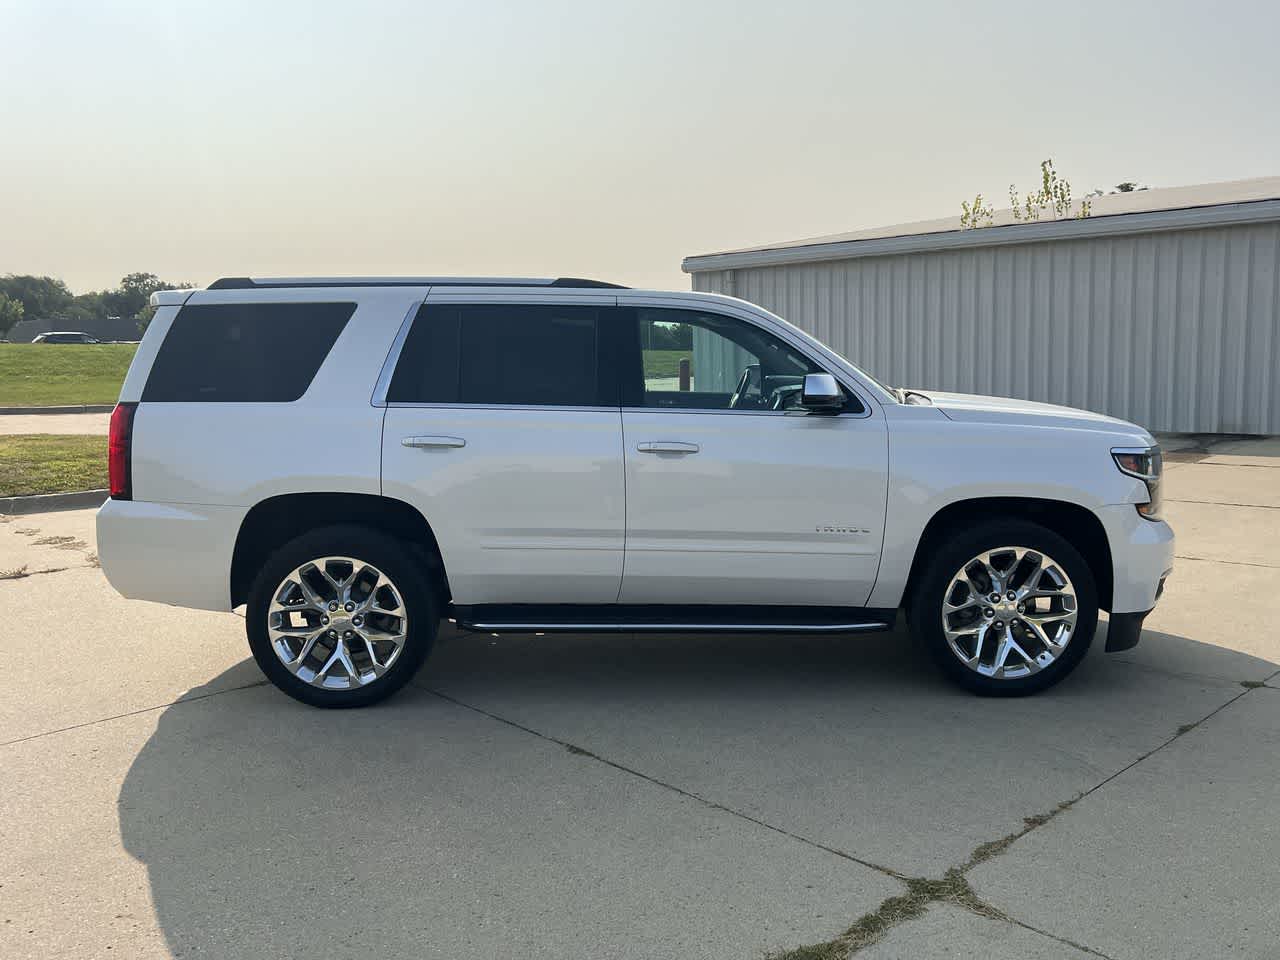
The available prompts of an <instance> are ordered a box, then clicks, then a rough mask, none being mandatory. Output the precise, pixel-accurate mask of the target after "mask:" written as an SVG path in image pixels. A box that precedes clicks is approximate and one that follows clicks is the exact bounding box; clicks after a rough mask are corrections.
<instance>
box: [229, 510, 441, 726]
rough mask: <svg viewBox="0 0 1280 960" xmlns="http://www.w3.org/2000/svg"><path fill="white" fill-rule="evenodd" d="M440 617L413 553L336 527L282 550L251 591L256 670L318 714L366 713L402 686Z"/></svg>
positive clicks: (371, 534) (367, 533) (373, 534)
mask: <svg viewBox="0 0 1280 960" xmlns="http://www.w3.org/2000/svg"><path fill="white" fill-rule="evenodd" d="M438 626H439V616H438V613H437V611H436V604H435V601H434V597H433V596H432V592H431V589H430V586H429V584H428V583H427V581H426V580H425V578H424V577H423V575H422V572H421V569H420V566H419V565H418V564H416V563H415V562H414V561H413V559H412V557H411V556H410V554H409V553H408V551H406V550H405V549H404V548H403V547H402V546H401V544H400V543H399V542H398V541H396V540H394V539H392V538H390V537H388V536H385V535H384V534H381V533H378V532H377V531H373V530H367V529H365V528H362V527H350V526H334V527H328V528H325V529H322V530H316V531H314V532H312V533H308V534H304V535H303V536H300V537H298V538H297V539H295V540H292V541H290V542H289V543H287V544H285V545H284V546H282V547H281V548H280V549H279V550H277V551H276V552H275V553H274V554H272V556H271V557H270V559H268V560H267V562H266V563H265V564H264V565H263V568H262V570H261V571H260V572H259V574H258V576H257V578H256V579H255V580H254V583H253V586H252V588H251V589H250V591H249V603H248V607H247V609H246V611H245V629H246V631H247V632H248V635H249V647H250V649H251V650H252V651H253V656H254V659H256V660H257V661H258V666H259V667H261V668H262V672H263V673H265V674H266V675H267V678H268V679H269V680H271V682H272V683H274V684H275V685H276V686H277V687H279V688H280V689H281V690H283V691H284V692H285V693H287V694H289V696H291V697H293V698H295V699H297V700H301V701H302V702H303V703H307V704H310V705H312V706H315V707H362V706H367V705H369V704H372V703H376V702H377V701H379V700H383V699H385V698H386V697H389V696H390V695H391V694H393V693H395V691H397V690H398V689H400V687H402V686H404V684H405V683H407V682H408V681H409V680H410V678H412V676H413V675H414V673H415V672H416V671H417V669H418V668H419V667H420V666H421V665H422V662H423V660H424V659H425V658H426V656H427V654H428V653H429V652H430V650H431V646H432V644H433V642H434V641H435V635H436V630H437V628H438Z"/></svg>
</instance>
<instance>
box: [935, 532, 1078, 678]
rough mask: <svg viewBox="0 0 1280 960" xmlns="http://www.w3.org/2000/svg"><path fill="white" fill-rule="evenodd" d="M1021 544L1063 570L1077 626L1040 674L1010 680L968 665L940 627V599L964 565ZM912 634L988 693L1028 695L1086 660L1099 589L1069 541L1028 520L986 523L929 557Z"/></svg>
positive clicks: (950, 670) (952, 673)
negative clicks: (1068, 581) (1072, 591)
mask: <svg viewBox="0 0 1280 960" xmlns="http://www.w3.org/2000/svg"><path fill="white" fill-rule="evenodd" d="M1007 546H1018V547H1029V548H1031V549H1033V550H1036V551H1043V552H1044V553H1046V554H1048V555H1049V556H1050V557H1052V558H1053V559H1054V561H1055V562H1056V563H1057V564H1058V565H1059V566H1061V567H1062V568H1063V570H1064V571H1065V572H1066V574H1067V576H1068V577H1069V578H1070V579H1071V583H1072V585H1073V586H1074V587H1075V592H1076V609H1077V615H1076V627H1075V631H1074V632H1073V634H1072V636H1071V642H1070V643H1068V644H1067V649H1066V650H1065V651H1064V652H1063V654H1062V656H1060V657H1059V658H1058V659H1057V660H1056V661H1054V663H1052V664H1051V665H1050V666H1048V667H1046V668H1045V669H1043V670H1041V671H1040V672H1038V673H1033V674H1031V675H1030V676H1026V677H1018V678H1016V679H1010V680H998V679H995V678H994V677H984V676H982V675H981V674H978V673H975V672H974V671H973V670H970V669H969V668H968V667H966V666H965V665H964V664H963V663H961V662H960V660H959V659H958V658H957V657H956V655H955V654H954V653H953V652H952V650H951V646H950V644H949V643H948V642H947V638H946V635H945V634H944V633H943V630H942V616H941V609H942V600H943V596H944V594H945V591H946V589H947V587H948V586H949V584H950V583H951V578H952V577H954V576H955V575H956V572H957V571H959V569H960V567H961V565H962V564H964V563H966V562H968V561H969V560H971V559H973V558H974V557H976V556H978V555H979V554H980V553H983V552H985V551H987V550H991V549H994V548H997V547H1007ZM910 622H911V627H912V632H913V633H914V634H915V635H916V638H917V640H919V641H920V642H922V643H923V644H924V646H925V647H926V648H927V649H928V651H929V653H930V654H931V655H932V656H933V658H934V659H935V660H936V661H937V663H938V665H939V666H940V667H941V668H942V670H943V672H944V673H946V674H947V676H949V677H950V678H951V679H952V680H954V681H955V682H956V683H958V684H960V685H961V686H962V687H965V688H966V689H968V690H972V691H974V692H975V693H980V694H984V695H987V696H1014V697H1016V696H1025V695H1026V694H1030V693H1035V692H1037V691H1040V690H1044V689H1045V688H1047V687H1051V686H1053V685H1054V684H1055V683H1058V682H1059V681H1060V680H1062V679H1063V678H1064V677H1066V676H1067V675H1068V674H1069V673H1071V671H1072V670H1074V669H1075V668H1076V667H1077V666H1078V665H1079V664H1080V661H1081V660H1083V659H1084V657H1085V654H1087V653H1088V651H1089V646H1090V644H1091V643H1092V642H1093V636H1094V633H1095V632H1096V631H1097V627H1098V591H1097V585H1096V582H1095V580H1094V576H1093V571H1092V570H1090V568H1089V565H1088V563H1087V562H1086V561H1085V559H1084V557H1082V556H1081V555H1080V552H1079V551H1078V550H1076V548H1075V547H1073V546H1072V545H1071V544H1070V542H1068V541H1067V540H1066V539H1065V538H1063V537H1061V536H1060V535H1058V534H1057V533H1054V532H1053V531H1052V530H1049V529H1047V528H1046V527H1042V526H1040V525H1039V524H1035V523H1031V522H1028V521H1020V520H1008V521H1001V522H994V523H990V524H984V525H982V526H981V527H976V528H972V529H970V530H966V531H963V532H960V533H958V534H956V535H953V536H952V537H950V538H949V539H948V540H947V541H946V542H945V543H944V544H943V545H942V546H941V547H940V548H939V549H938V550H937V551H936V553H935V554H934V556H933V557H932V558H931V559H930V561H929V564H928V566H927V567H926V569H925V571H924V574H923V576H922V577H921V580H920V584H919V587H918V588H917V589H916V590H915V591H914V593H913V596H912V601H911V609H910Z"/></svg>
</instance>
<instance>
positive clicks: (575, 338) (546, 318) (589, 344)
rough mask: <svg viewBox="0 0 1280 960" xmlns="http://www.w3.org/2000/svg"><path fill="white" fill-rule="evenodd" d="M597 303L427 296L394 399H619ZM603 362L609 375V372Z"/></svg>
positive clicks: (607, 402) (601, 402)
mask: <svg viewBox="0 0 1280 960" xmlns="http://www.w3.org/2000/svg"><path fill="white" fill-rule="evenodd" d="M603 313H604V311H603V310H601V309H600V308H597V307H595V306H585V305H581V306H578V305H565V306H562V305H559V304H449V303H445V304H428V305H425V306H423V308H422V309H421V310H420V311H419V312H418V315H417V317H415V318H414V321H413V328H412V329H411V330H410V331H409V336H408V337H407V338H406V340H405V343H404V349H403V350H402V351H401V353H400V360H399V362H398V363H397V365H396V372H395V375H394V377H393V378H392V380H391V386H390V389H389V390H388V391H387V400H388V401H389V402H391V403H449V404H454V403H458V404H475V405H480V406H575V407H591V406H617V403H618V399H617V396H618V395H617V385H616V380H615V379H614V378H613V377H611V376H610V375H609V371H610V370H612V364H605V365H603V367H602V364H601V363H600V359H599V358H600V354H601V341H602V337H601V332H602V331H601V318H602V314H603ZM602 370H603V371H604V375H603V376H602V375H601V374H602Z"/></svg>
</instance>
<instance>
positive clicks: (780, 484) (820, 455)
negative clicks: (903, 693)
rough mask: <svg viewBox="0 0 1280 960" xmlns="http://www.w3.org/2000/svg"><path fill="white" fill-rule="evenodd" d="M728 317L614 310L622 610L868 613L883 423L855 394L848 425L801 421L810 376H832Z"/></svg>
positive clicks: (883, 473)
mask: <svg viewBox="0 0 1280 960" xmlns="http://www.w3.org/2000/svg"><path fill="white" fill-rule="evenodd" d="M631 302H633V303H634V302H636V301H631ZM624 306H625V302H624ZM728 311H729V308H725V312H715V311H708V310H706V309H705V308H703V307H701V306H700V307H699V308H698V309H688V302H687V301H685V303H684V304H683V308H676V306H675V305H672V306H663V305H662V301H660V300H655V301H653V305H652V306H639V305H637V306H636V307H635V308H634V309H620V310H619V314H620V315H621V318H622V319H623V321H624V323H625V324H627V325H629V326H630V329H631V331H632V334H633V336H634V337H635V348H634V353H635V357H634V359H633V360H631V361H630V362H628V363H625V364H624V367H625V368H626V369H627V370H628V373H627V375H626V376H624V377H623V404H624V406H623V414H622V417H623V440H624V446H625V450H626V470H627V547H626V564H625V566H626V572H625V575H624V577H623V584H622V594H621V600H622V602H624V603H686V604H707V603H716V604H810V605H834V606H862V605H865V603H866V601H867V597H868V596H869V595H870V592H871V588H872V586H873V585H874V582H875V577H876V571H877V569H878V566H879V561H880V549H881V544H882V541H883V536H884V517H885V491H886V484H887V482H888V444H887V434H886V430H885V420H884V416H883V414H882V413H881V412H880V410H879V408H878V407H877V406H875V405H874V404H873V402H872V401H871V400H869V399H867V398H864V397H860V396H859V395H858V393H857V391H855V390H854V389H853V388H852V386H851V385H849V384H846V385H845V389H846V392H847V394H848V403H847V407H846V412H844V413H842V414H839V415H821V414H811V413H807V412H806V411H805V410H803V408H801V407H800V406H799V402H798V401H799V391H800V386H801V384H802V382H803V379H804V375H805V374H806V373H817V372H829V373H834V372H835V371H831V370H824V369H823V367H822V365H821V364H820V363H819V362H818V361H816V360H814V359H812V358H811V357H809V356H808V354H807V353H805V352H804V351H803V350H802V349H801V348H800V347H799V346H797V345H796V344H794V343H790V342H788V341H787V340H785V339H784V338H783V336H781V334H780V332H778V331H770V330H768V329H766V328H765V327H764V326H763V325H762V324H760V323H759V322H757V321H755V320H753V319H752V318H750V317H749V316H748V315H747V314H745V313H743V314H738V315H734V314H732V313H730V312H728ZM840 379H841V378H840V377H837V380H840Z"/></svg>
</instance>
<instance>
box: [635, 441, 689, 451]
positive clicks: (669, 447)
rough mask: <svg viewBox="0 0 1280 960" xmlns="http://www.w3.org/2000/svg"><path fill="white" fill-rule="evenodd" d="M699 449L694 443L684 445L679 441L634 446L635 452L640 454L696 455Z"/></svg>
mask: <svg viewBox="0 0 1280 960" xmlns="http://www.w3.org/2000/svg"><path fill="white" fill-rule="evenodd" d="M699 449H701V448H700V447H699V446H698V445H697V444H696V443H684V442H683V441H680V440H661V441H658V442H649V443H637V444H636V450H638V451H639V452H640V453H697V452H698V450H699Z"/></svg>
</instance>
